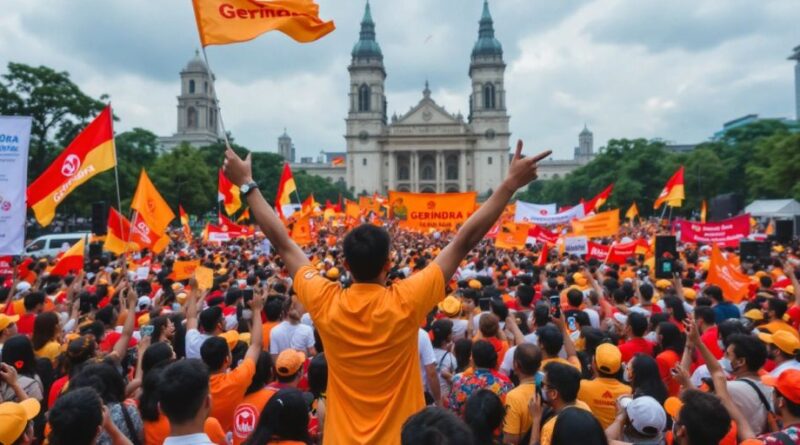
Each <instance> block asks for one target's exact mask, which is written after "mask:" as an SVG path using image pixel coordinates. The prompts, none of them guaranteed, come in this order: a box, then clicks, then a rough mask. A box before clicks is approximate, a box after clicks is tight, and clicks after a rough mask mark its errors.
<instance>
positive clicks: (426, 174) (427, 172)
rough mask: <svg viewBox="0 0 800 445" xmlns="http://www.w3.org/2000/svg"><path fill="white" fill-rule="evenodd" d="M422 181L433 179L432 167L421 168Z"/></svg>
mask: <svg viewBox="0 0 800 445" xmlns="http://www.w3.org/2000/svg"><path fill="white" fill-rule="evenodd" d="M422 179H433V167H431V166H430V165H426V166H424V167H422Z"/></svg>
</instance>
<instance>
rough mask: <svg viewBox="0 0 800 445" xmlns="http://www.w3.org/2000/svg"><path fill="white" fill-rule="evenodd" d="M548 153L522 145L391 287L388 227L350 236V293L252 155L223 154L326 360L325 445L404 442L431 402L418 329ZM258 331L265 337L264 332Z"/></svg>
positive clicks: (227, 172) (356, 231)
mask: <svg viewBox="0 0 800 445" xmlns="http://www.w3.org/2000/svg"><path fill="white" fill-rule="evenodd" d="M548 155H549V152H544V153H541V154H539V155H538V156H534V157H530V158H523V157H522V141H520V142H519V143H518V144H517V150H516V154H515V155H514V157H513V159H512V161H511V164H510V165H509V167H508V176H507V177H506V179H505V180H504V181H503V183H502V184H500V186H499V187H497V189H496V190H495V191H494V193H492V196H490V197H489V199H488V200H487V201H486V202H484V203H483V205H481V207H480V208H479V209H478V210H477V211H476V212H475V213H473V214H472V215H471V216H470V217H469V219H467V221H465V222H464V224H463V225H462V226H461V228H460V230H459V231H458V232H457V234H456V235H455V236H454V237H453V239H452V240H451V241H450V243H449V244H448V245H447V247H445V248H444V249H443V250H442V251H441V252H440V253H439V254H438V255H437V256H436V257H435V259H434V260H433V261H432V262H430V263H429V264H428V265H427V266H425V267H424V268H422V269H421V270H419V271H418V272H416V273H415V274H413V275H412V276H410V277H409V278H407V279H405V280H400V281H397V282H395V283H392V284H391V285H390V286H388V287H387V278H388V274H389V272H390V270H391V269H392V266H393V264H392V260H391V256H390V251H391V238H390V236H389V233H388V232H387V231H386V229H384V228H382V227H377V226H374V225H370V224H364V225H361V226H359V227H356V228H355V229H353V230H351V231H350V232H349V233H348V234H347V235H346V236H345V238H344V241H343V249H342V250H343V253H344V260H345V261H344V265H345V268H346V269H347V270H348V271H349V273H350V275H352V277H353V284H352V286H350V287H349V288H347V289H343V288H342V287H341V286H340V285H339V284H338V283H335V282H332V281H329V280H327V279H325V278H323V277H321V276H319V274H318V273H317V270H316V269H314V267H313V266H312V265H311V262H310V261H309V260H308V257H307V256H306V253H305V252H303V250H302V249H301V248H300V247H299V246H298V245H297V244H296V243H295V242H294V241H293V240H292V239H291V237H289V235H288V234H287V232H286V228H285V227H284V225H283V223H282V222H281V220H280V219H279V218H278V216H277V215H276V214H275V212H274V211H273V210H272V208H270V206H269V205H268V204H267V202H266V201H265V200H264V197H263V196H262V195H261V193H260V192H259V190H258V184H256V183H255V182H254V181H253V173H252V161H251V157H250V155H248V157H247V158H246V159H244V160H243V159H241V158H240V157H239V156H238V155H236V153H234V152H233V150H231V149H228V150H227V151H226V152H225V165H224V171H225V175H226V176H227V177H228V179H230V180H231V182H233V183H234V184H235V185H237V186H239V188H240V189H241V191H242V194H243V195H244V196H245V199H246V200H247V203H248V205H249V206H250V212H251V214H252V215H253V218H254V219H255V221H256V222H257V223H258V225H259V226H260V227H261V230H262V231H263V232H264V234H265V235H266V236H267V238H268V239H269V241H270V243H271V244H272V245H273V246H274V247H275V250H276V252H277V253H278V254H279V255H280V256H281V259H282V260H283V262H284V264H285V266H286V269H287V271H288V272H289V274H290V275H291V276H292V277H293V279H294V281H293V287H294V290H295V292H296V293H297V298H298V300H299V301H300V302H301V303H302V304H303V306H305V308H306V309H307V310H308V312H309V314H310V315H311V318H312V319H313V320H314V326H315V328H316V329H317V331H318V332H319V335H320V337H321V339H322V342H323V344H324V345H325V355H326V358H327V360H328V416H327V419H326V421H325V427H324V428H325V430H324V433H323V434H324V437H325V438H326V439H325V440H326V442H330V443H347V444H373V443H380V444H386V445H393V444H399V443H400V432H401V429H402V425H403V422H405V420H406V419H407V418H408V417H409V416H410V415H412V414H413V413H415V412H417V411H419V410H420V409H422V408H423V407H424V405H425V401H424V397H423V388H422V378H421V374H420V371H419V370H420V362H419V354H418V351H417V342H418V331H419V324H420V323H421V322H422V321H423V320H424V318H425V315H426V314H427V313H428V312H430V310H431V309H433V307H434V306H435V305H436V304H437V303H438V302H439V301H441V300H442V299H444V296H445V283H447V282H448V281H449V280H450V278H451V277H452V276H453V273H454V272H455V271H456V269H457V268H458V265H459V263H461V260H463V259H464V257H465V256H466V255H467V253H469V251H470V250H472V248H473V247H475V246H476V245H477V243H478V242H480V241H481V239H483V237H484V235H485V234H486V233H487V232H488V231H489V229H490V228H491V227H492V225H494V223H495V222H496V221H497V219H498V218H499V217H500V214H501V213H502V212H503V210H504V209H505V206H506V204H508V201H509V199H511V196H512V195H513V194H514V192H516V190H517V189H519V188H520V187H523V186H525V185H527V184H528V183H529V182H531V181H532V180H534V179H536V163H537V162H538V161H539V160H541V159H543V158H545V157H547V156H548ZM259 334H260V333H259Z"/></svg>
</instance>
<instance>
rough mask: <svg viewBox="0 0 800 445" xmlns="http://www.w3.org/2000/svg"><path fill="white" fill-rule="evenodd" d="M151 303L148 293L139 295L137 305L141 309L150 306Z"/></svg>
mask: <svg viewBox="0 0 800 445" xmlns="http://www.w3.org/2000/svg"><path fill="white" fill-rule="evenodd" d="M151 304H152V301H151V300H150V297H148V296H147V295H143V296H141V297H139V301H138V302H137V303H136V307H137V308H138V309H139V310H142V309H145V308H148V307H150V305H151Z"/></svg>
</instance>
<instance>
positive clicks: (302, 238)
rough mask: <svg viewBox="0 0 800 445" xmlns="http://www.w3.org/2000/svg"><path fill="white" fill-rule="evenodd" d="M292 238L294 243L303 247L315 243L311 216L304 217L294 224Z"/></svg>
mask: <svg viewBox="0 0 800 445" xmlns="http://www.w3.org/2000/svg"><path fill="white" fill-rule="evenodd" d="M291 236H292V239H293V240H294V242H296V243H297V244H298V245H301V246H305V245H307V244H311V243H312V242H314V234H313V230H312V227H311V218H310V216H309V215H303V216H301V217H300V218H298V219H297V221H295V222H294V225H293V226H292V235H291Z"/></svg>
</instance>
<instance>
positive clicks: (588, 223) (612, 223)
mask: <svg viewBox="0 0 800 445" xmlns="http://www.w3.org/2000/svg"><path fill="white" fill-rule="evenodd" d="M618 230H619V209H616V210H609V211H607V212H601V213H598V214H596V215H592V216H587V217H586V218H583V219H580V220H576V221H572V231H573V232H574V233H575V235H584V236H588V237H589V238H599V237H604V236H612V235H616V234H617V231H618Z"/></svg>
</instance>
